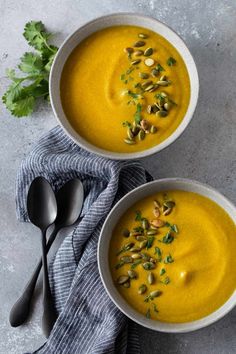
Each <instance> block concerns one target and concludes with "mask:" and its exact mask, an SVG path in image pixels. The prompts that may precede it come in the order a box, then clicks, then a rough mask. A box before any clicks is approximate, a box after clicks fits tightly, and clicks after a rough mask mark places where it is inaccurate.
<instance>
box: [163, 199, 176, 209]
mask: <svg viewBox="0 0 236 354" xmlns="http://www.w3.org/2000/svg"><path fill="white" fill-rule="evenodd" d="M163 206H164V207H166V208H174V206H175V202H174V201H172V200H168V201H166V202H164V203H163Z"/></svg>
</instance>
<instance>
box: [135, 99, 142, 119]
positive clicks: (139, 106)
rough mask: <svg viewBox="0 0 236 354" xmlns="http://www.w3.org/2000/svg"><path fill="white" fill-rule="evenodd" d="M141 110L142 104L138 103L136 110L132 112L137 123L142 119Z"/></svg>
mask: <svg viewBox="0 0 236 354" xmlns="http://www.w3.org/2000/svg"><path fill="white" fill-rule="evenodd" d="M141 111H142V105H141V104H140V103H138V104H137V109H136V112H135V114H134V120H135V123H137V124H139V123H140V122H141V120H142V117H141Z"/></svg>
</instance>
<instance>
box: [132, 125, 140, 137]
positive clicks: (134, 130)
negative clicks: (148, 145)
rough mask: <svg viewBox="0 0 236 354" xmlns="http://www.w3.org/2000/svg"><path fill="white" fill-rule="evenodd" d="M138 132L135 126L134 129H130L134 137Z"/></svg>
mask: <svg viewBox="0 0 236 354" xmlns="http://www.w3.org/2000/svg"><path fill="white" fill-rule="evenodd" d="M139 130H140V129H139V127H137V126H136V127H133V128H132V133H133V135H134V136H136V135H138V132H139Z"/></svg>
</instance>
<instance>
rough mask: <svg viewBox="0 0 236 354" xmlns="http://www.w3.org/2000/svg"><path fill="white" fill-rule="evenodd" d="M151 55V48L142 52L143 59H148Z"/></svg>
mask: <svg viewBox="0 0 236 354" xmlns="http://www.w3.org/2000/svg"><path fill="white" fill-rule="evenodd" d="M152 54H153V49H152V48H151V47H149V48H147V49H146V50H145V51H144V55H145V57H149V56H150V55H152Z"/></svg>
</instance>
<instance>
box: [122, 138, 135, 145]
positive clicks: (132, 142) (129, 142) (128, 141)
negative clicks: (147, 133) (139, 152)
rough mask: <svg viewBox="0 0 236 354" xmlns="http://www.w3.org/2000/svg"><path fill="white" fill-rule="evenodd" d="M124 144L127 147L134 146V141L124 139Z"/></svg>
mask: <svg viewBox="0 0 236 354" xmlns="http://www.w3.org/2000/svg"><path fill="white" fill-rule="evenodd" d="M124 142H125V143H126V144H128V145H134V144H135V141H134V140H131V139H124Z"/></svg>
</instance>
